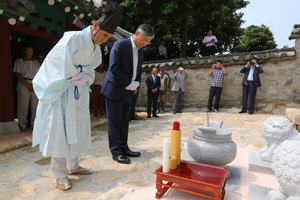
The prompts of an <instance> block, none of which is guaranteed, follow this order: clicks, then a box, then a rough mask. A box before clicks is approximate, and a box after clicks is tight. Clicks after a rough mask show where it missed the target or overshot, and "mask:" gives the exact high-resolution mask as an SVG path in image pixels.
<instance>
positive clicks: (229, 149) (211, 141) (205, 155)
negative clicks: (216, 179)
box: [187, 121, 237, 178]
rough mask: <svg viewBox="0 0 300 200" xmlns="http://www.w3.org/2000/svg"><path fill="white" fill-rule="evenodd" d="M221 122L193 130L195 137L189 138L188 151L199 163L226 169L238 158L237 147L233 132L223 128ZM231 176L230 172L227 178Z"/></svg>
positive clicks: (214, 122) (212, 122) (211, 122)
mask: <svg viewBox="0 0 300 200" xmlns="http://www.w3.org/2000/svg"><path fill="white" fill-rule="evenodd" d="M221 127H222V122H221V121H210V123H209V127H208V126H199V127H195V128H194V129H193V136H192V137H190V138H189V140H188V143H187V150H188V153H189V155H190V156H191V157H192V158H193V159H194V160H195V161H197V162H199V163H204V164H209V165H215V166H220V167H226V165H227V164H228V163H230V162H232V161H233V160H234V159H235V157H236V152H237V147H236V144H235V143H234V142H233V141H232V139H231V135H232V132H231V131H230V130H228V129H225V128H221ZM230 175H231V172H230V170H229V171H228V173H227V178H228V177H229V176H230Z"/></svg>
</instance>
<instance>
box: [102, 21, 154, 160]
mask: <svg viewBox="0 0 300 200" xmlns="http://www.w3.org/2000/svg"><path fill="white" fill-rule="evenodd" d="M153 38H154V30H153V28H152V27H151V26H150V25H148V24H142V25H140V26H139V27H138V28H137V30H136V32H135V34H134V35H133V36H132V37H130V38H127V39H124V40H119V41H117V42H115V43H114V45H113V47H112V49H111V53H110V59H109V68H108V72H107V75H106V77H105V80H104V83H103V87H102V89H101V93H102V94H103V95H104V96H105V103H106V114H107V123H108V140H109V148H110V151H111V154H112V158H113V160H115V161H117V162H118V163H124V164H129V163H130V159H129V158H128V157H138V156H140V155H141V153H140V152H133V151H131V150H130V149H129V147H128V144H127V139H128V121H129V114H130V109H131V104H132V95H134V91H135V90H136V89H137V87H138V86H139V85H140V82H141V74H142V62H143V59H144V50H143V49H142V47H145V46H147V45H148V44H150V42H151V40H152V39H153Z"/></svg>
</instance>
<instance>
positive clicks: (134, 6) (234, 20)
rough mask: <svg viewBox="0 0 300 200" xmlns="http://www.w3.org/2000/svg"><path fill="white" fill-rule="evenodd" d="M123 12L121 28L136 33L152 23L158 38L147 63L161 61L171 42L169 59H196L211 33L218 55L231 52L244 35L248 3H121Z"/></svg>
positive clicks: (207, 0) (216, 0)
mask: <svg viewBox="0 0 300 200" xmlns="http://www.w3.org/2000/svg"><path fill="white" fill-rule="evenodd" d="M117 2H118V3H120V4H121V5H122V6H123V8H124V11H123V20H122V23H121V25H120V26H121V27H122V28H125V29H126V30H128V31H130V32H134V31H135V30H136V28H137V27H138V25H140V24H143V23H148V24H150V25H152V26H153V28H154V29H155V34H156V37H155V39H154V40H153V41H152V44H151V45H149V46H148V47H146V48H145V54H146V56H145V60H156V59H158V46H159V45H160V41H161V39H162V38H163V39H165V40H166V41H167V44H166V47H167V51H168V57H169V58H180V57H195V56H200V55H201V54H203V53H202V52H203V49H204V48H205V46H204V45H203V44H202V40H203V38H204V37H205V36H206V35H207V34H206V32H207V30H209V29H212V30H213V34H214V35H216V37H217V39H218V41H219V42H218V44H217V51H218V52H224V51H229V49H231V48H232V46H233V44H234V43H235V42H236V41H237V40H238V38H239V37H240V36H241V34H242V29H241V28H240V26H241V24H242V23H243V22H244V21H243V20H242V16H243V14H242V13H237V10H239V9H241V8H244V7H246V5H247V4H248V3H249V2H248V1H245V0H117Z"/></svg>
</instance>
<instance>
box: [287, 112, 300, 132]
mask: <svg viewBox="0 0 300 200" xmlns="http://www.w3.org/2000/svg"><path fill="white" fill-rule="evenodd" d="M285 115H286V117H287V118H288V119H289V120H290V121H291V122H292V124H293V126H294V128H295V129H296V130H297V131H298V132H300V109H296V108H287V109H286V110H285Z"/></svg>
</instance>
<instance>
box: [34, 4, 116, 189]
mask: <svg viewBox="0 0 300 200" xmlns="http://www.w3.org/2000/svg"><path fill="white" fill-rule="evenodd" d="M121 18H122V7H121V6H119V5H118V4H117V3H114V2H107V4H106V7H105V11H104V14H103V16H102V17H101V18H100V19H99V20H98V21H95V22H94V24H93V25H92V26H89V27H87V28H85V29H84V30H82V31H71V32H66V33H65V34H64V36H63V37H62V38H61V40H60V41H59V42H58V43H57V44H56V45H55V46H54V47H53V49H52V50H51V51H50V52H49V54H48V55H47V57H46V58H45V60H44V62H43V64H42V66H41V68H40V70H39V72H38V73H37V75H36V76H35V78H34V80H33V86H34V91H35V93H36V95H37V97H38V99H39V100H40V101H39V104H38V108H37V114H36V119H35V124H34V130H33V142H32V145H33V146H35V145H37V144H40V146H39V150H40V151H41V152H42V154H43V156H45V157H49V156H51V166H50V169H51V172H52V174H53V176H54V178H56V179H57V185H58V188H59V189H61V190H67V189H70V188H71V187H72V185H71V182H70V181H69V179H68V174H69V175H70V174H72V175H73V174H81V175H87V174H92V171H91V170H90V169H86V168H83V167H81V166H79V155H80V154H82V153H83V152H85V151H87V150H89V149H90V148H91V145H92V144H91V125H90V111H89V92H90V91H91V90H90V85H91V84H92V83H93V81H94V78H95V72H94V69H95V68H96V67H97V66H98V65H100V64H101V62H102V60H101V58H102V56H101V50H100V46H99V45H100V44H102V43H105V42H106V41H107V40H108V39H109V38H110V37H112V35H113V33H114V31H115V29H116V28H117V26H118V24H119V23H120V21H121Z"/></svg>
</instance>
